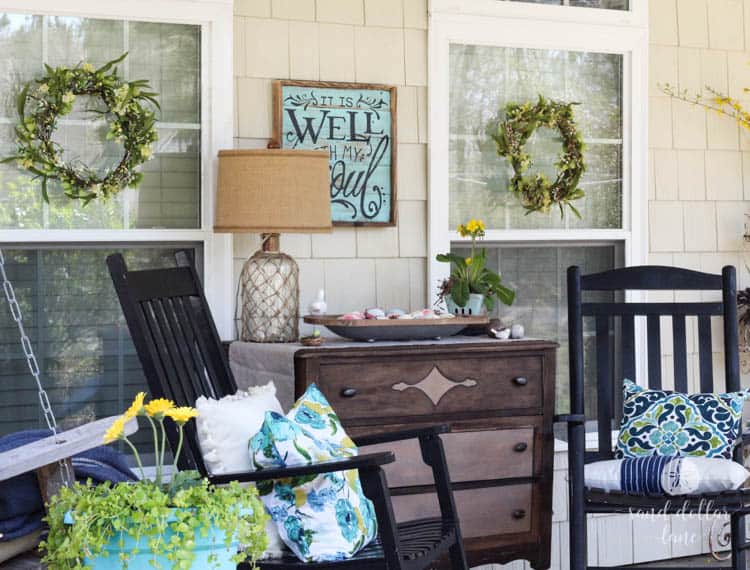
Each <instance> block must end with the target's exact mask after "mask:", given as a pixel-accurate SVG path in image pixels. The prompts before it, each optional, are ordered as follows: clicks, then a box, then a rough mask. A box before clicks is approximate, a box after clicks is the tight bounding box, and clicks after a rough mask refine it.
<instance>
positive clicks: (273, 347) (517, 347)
mask: <svg viewBox="0 0 750 570" xmlns="http://www.w3.org/2000/svg"><path fill="white" fill-rule="evenodd" d="M557 346H558V344H557V343H555V342H550V341H546V340H540V339H532V338H525V339H521V340H498V339H493V338H490V337H487V336H460V335H459V336H452V337H448V338H444V339H441V340H415V341H376V342H356V341H351V340H346V339H343V338H338V337H333V338H329V337H326V339H325V341H324V342H323V344H322V345H321V346H303V345H302V344H300V343H298V342H290V343H252V342H233V343H232V345H231V347H230V352H231V353H233V354H235V355H239V354H245V355H249V354H256V355H257V354H264V355H270V354H289V355H295V356H299V357H304V356H310V355H314V354H318V353H329V352H346V353H351V352H378V351H387V352H391V351H400V350H404V351H411V352H414V351H415V350H419V349H428V350H435V349H440V348H443V349H446V350H456V349H461V348H472V349H478V350H483V351H484V350H486V351H498V352H505V351H509V352H515V351H524V350H540V349H554V348H557Z"/></svg>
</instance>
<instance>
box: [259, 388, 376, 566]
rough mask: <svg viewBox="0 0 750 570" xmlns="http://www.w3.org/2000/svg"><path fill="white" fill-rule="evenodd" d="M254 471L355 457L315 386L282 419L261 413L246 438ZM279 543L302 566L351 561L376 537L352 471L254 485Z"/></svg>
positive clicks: (367, 503)
mask: <svg viewBox="0 0 750 570" xmlns="http://www.w3.org/2000/svg"><path fill="white" fill-rule="evenodd" d="M249 452H250V458H251V460H252V462H253V465H254V466H255V467H256V469H263V468H275V467H293V466H295V465H309V464H312V463H318V462H321V461H330V460H335V459H342V458H346V457H353V456H355V455H357V447H356V446H355V445H354V442H353V441H352V440H351V439H350V438H349V436H348V435H347V434H346V432H345V431H344V428H343V427H342V425H341V421H340V420H339V418H338V416H336V414H335V412H334V411H333V409H332V408H331V406H330V404H329V403H328V401H327V400H326V399H325V397H324V396H323V394H322V393H321V392H320V390H318V388H317V387H316V386H315V385H312V386H310V387H309V388H308V389H307V392H305V394H304V395H303V396H302V398H300V399H299V400H298V401H297V403H296V404H295V405H294V407H293V408H292V409H291V410H290V412H289V413H288V414H287V415H286V416H282V415H281V414H278V413H276V412H266V417H265V420H264V422H263V425H262V426H261V429H260V431H259V432H258V433H257V434H256V435H255V436H253V437H252V438H251V440H250V444H249ZM257 487H258V492H259V494H260V496H261V499H262V501H263V504H264V505H265V507H266V510H267V511H268V513H269V514H270V515H271V518H272V519H273V521H274V522H275V523H276V526H277V528H278V529H279V534H280V535H281V539H282V540H283V541H284V543H285V544H286V545H287V546H288V547H289V548H290V549H291V550H292V551H293V552H294V553H295V554H296V555H297V557H298V558H299V559H300V560H302V561H303V562H324V561H331V560H343V559H346V558H351V557H352V556H354V555H355V554H356V553H357V552H359V551H360V550H361V549H362V548H364V547H365V546H367V545H368V544H369V543H370V542H371V541H372V539H373V538H375V536H376V534H377V527H378V525H377V519H376V517H375V508H374V507H373V504H372V502H371V501H370V500H369V499H368V498H367V497H365V495H364V492H363V491H362V485H361V484H360V480H359V474H358V472H357V471H356V470H352V471H340V472H337V473H327V474H325V475H312V476H309V477H294V478H290V479H280V480H277V481H273V482H268V483H266V484H261V483H259V484H258V485H257Z"/></svg>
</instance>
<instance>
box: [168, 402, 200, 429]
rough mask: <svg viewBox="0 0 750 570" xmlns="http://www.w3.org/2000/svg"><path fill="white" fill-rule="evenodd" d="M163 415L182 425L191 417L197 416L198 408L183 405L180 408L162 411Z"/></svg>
mask: <svg viewBox="0 0 750 570" xmlns="http://www.w3.org/2000/svg"><path fill="white" fill-rule="evenodd" d="M164 415H165V416H167V417H168V418H172V419H173V420H174V421H175V422H176V423H178V424H180V425H184V424H186V423H187V422H189V421H190V420H191V419H193V418H197V417H198V410H196V409H194V408H188V407H187V406H183V407H180V408H172V409H170V410H167V411H166V412H164Z"/></svg>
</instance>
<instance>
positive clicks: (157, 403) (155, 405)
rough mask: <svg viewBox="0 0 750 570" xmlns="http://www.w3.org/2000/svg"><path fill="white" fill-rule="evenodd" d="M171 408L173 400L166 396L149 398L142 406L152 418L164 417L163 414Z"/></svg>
mask: <svg viewBox="0 0 750 570" xmlns="http://www.w3.org/2000/svg"><path fill="white" fill-rule="evenodd" d="M172 408H174V402H173V401H172V400H167V399H166V398H157V399H156V400H151V401H150V402H149V403H148V404H146V405H145V406H144V409H145V410H146V414H148V416H149V417H152V418H162V417H164V414H165V413H166V412H167V411H168V410H171V409H172Z"/></svg>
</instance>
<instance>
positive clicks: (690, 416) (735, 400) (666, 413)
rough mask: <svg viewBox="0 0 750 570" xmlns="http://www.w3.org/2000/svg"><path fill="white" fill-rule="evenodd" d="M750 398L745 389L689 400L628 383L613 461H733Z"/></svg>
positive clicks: (682, 396) (678, 395)
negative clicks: (655, 457) (653, 457)
mask: <svg viewBox="0 0 750 570" xmlns="http://www.w3.org/2000/svg"><path fill="white" fill-rule="evenodd" d="M748 395H749V394H748V392H747V391H746V390H743V391H740V392H734V393H729V394H689V395H688V394H681V393H679V392H670V391H666V390H648V389H646V388H642V387H641V386H638V385H636V384H635V383H634V382H632V381H630V380H625V383H624V387H623V415H622V422H621V424H620V434H619V436H618V438H617V450H616V452H615V457H618V458H623V457H644V456H651V455H662V456H676V457H709V458H721V459H731V458H732V451H733V449H734V446H735V445H736V444H737V443H738V441H739V437H740V435H741V433H740V428H741V423H742V406H743V404H744V402H745V400H746V399H747V398H748Z"/></svg>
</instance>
